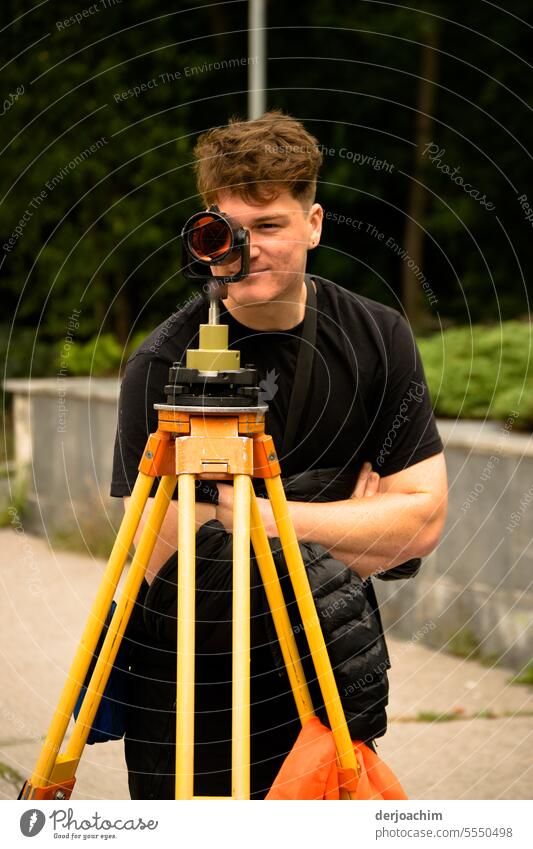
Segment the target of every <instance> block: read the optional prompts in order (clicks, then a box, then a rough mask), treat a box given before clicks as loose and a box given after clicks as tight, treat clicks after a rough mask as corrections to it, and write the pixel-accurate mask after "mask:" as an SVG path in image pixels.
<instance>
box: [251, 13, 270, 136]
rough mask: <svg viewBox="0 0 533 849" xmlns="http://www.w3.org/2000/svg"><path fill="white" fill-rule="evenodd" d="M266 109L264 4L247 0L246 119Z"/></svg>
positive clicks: (258, 115) (256, 116)
mask: <svg viewBox="0 0 533 849" xmlns="http://www.w3.org/2000/svg"><path fill="white" fill-rule="evenodd" d="M265 109H266V4H265V0H249V2H248V120H249V121H253V120H254V118H259V117H260V116H261V115H262V114H263V113H264V111H265Z"/></svg>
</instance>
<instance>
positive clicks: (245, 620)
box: [231, 475, 251, 799]
mask: <svg viewBox="0 0 533 849" xmlns="http://www.w3.org/2000/svg"><path fill="white" fill-rule="evenodd" d="M233 488H234V501H233V641H232V642H233V699H232V702H233V704H232V708H233V709H232V758H231V761H232V763H231V777H232V798H233V799H249V798H250V489H251V483H250V478H249V476H248V475H235V476H234V478H233Z"/></svg>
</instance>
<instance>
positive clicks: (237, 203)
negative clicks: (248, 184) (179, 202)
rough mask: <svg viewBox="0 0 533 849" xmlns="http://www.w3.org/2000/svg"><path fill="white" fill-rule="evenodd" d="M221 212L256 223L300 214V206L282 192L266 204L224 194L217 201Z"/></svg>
mask: <svg viewBox="0 0 533 849" xmlns="http://www.w3.org/2000/svg"><path fill="white" fill-rule="evenodd" d="M217 205H218V207H219V209H220V211H221V212H226V213H228V215H232V216H237V217H239V218H242V219H243V220H244V219H246V221H247V222H252V221H254V222H255V221H258V220H262V219H265V218H271V217H274V216H280V217H281V216H287V215H294V214H295V213H297V212H300V213H301V212H302V211H303V210H302V206H301V204H300V203H299V201H297V200H296V198H294V197H293V196H292V195H290V194H289V193H288V192H283V193H282V194H280V195H278V196H277V197H276V198H274V199H273V200H271V201H269V202H268V203H250V202H249V201H246V200H244V198H242V197H240V195H237V194H230V193H229V192H228V193H224V194H221V195H220V196H219V198H218V200H217Z"/></svg>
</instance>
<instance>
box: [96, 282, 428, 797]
mask: <svg viewBox="0 0 533 849" xmlns="http://www.w3.org/2000/svg"><path fill="white" fill-rule="evenodd" d="M313 279H314V280H315V282H316V288H317V310H318V316H317V337H316V350H315V355H314V362H313V370H312V374H311V381H310V385H309V391H308V396H307V400H306V403H305V406H304V409H303V412H302V417H301V423H300V426H299V428H298V433H297V438H296V439H295V440H294V445H293V448H292V450H291V451H290V452H289V453H285V452H284V448H283V434H284V427H285V422H286V420H287V411H288V407H289V401H290V398H291V392H292V387H293V382H294V374H295V368H296V359H297V355H298V348H299V342H300V337H301V334H302V329H303V322H302V323H301V324H299V325H297V326H296V327H294V328H292V329H291V330H285V331H276V332H274V331H272V332H271V331H256V330H251V329H250V328H247V327H245V326H244V325H243V324H241V323H239V322H238V321H236V320H235V319H234V318H233V317H232V316H231V315H230V314H229V313H228V312H227V310H226V309H225V307H224V305H223V304H221V311H220V312H221V315H220V318H221V322H225V323H227V324H228V325H229V345H230V348H238V349H239V350H240V351H241V364H242V365H243V366H245V365H248V364H253V365H254V366H255V367H256V369H257V370H258V373H259V379H260V381H262V383H261V384H260V385H261V388H262V390H263V396H262V397H263V400H264V401H266V402H267V403H268V407H269V409H268V413H267V416H266V422H265V431H266V433H269V434H270V435H271V436H272V437H273V439H274V445H275V446H276V449H277V453H278V456H279V459H280V464H281V469H282V474H283V475H285V476H289V475H293V474H296V473H298V472H303V471H306V470H308V469H312V468H344V469H353V470H354V472H355V473H356V472H357V470H358V469H359V468H360V466H361V465H362V463H363V462H364V461H365V460H369V461H370V462H371V463H372V465H373V467H374V468H376V469H377V470H378V471H379V473H380V474H381V475H382V476H386V475H391V474H394V473H395V472H398V471H400V470H402V469H405V468H407V467H408V466H411V465H413V464H414V463H418V462H420V461H421V460H424V459H426V458H427V457H430V456H432V455H433V454H437V453H439V452H440V451H442V442H441V440H440V437H439V434H438V432H437V429H436V425H435V421H434V418H433V412H432V408H431V403H430V398H429V394H428V391H427V388H426V384H425V378H424V372H423V368H422V363H421V361H420V356H419V354H418V351H417V348H416V344H415V342H414V339H413V336H412V334H411V331H410V329H409V326H408V324H407V323H406V321H405V320H404V319H403V318H402V316H401V315H400V314H399V313H398V312H397V311H396V310H393V309H390V308H389V307H386V306H383V305H382V304H379V303H377V302H376V301H372V300H369V299H368V298H364V297H361V296H360V295H356V294H354V293H352V292H349V291H347V290H346V289H343V288H341V287H340V286H338V285H336V284H335V283H332V282H331V281H329V280H325V279H323V278H320V277H316V276H315V277H313ZM207 320H208V304H207V302H206V300H205V299H204V298H202V297H200V296H199V297H198V298H196V299H194V300H192V301H191V303H189V304H188V305H187V306H186V307H185V308H184V309H181V310H180V311H179V312H177V313H174V314H173V315H171V316H170V317H169V318H168V319H167V320H166V321H165V322H163V324H161V325H160V326H159V327H158V328H157V329H156V330H154V332H153V333H152V334H151V335H150V336H149V337H148V338H147V339H146V340H145V341H144V342H143V344H142V345H141V346H140V347H139V349H138V350H137V351H136V352H135V353H134V354H133V355H132V356H131V357H130V358H129V360H128V363H127V367H126V371H125V374H124V379H123V381H122V387H121V392H120V402H119V418H118V429H117V436H116V443H115V454H114V464H113V480H112V485H111V495H114V496H124V495H129V494H130V493H131V490H132V487H133V484H134V483H135V479H136V476H137V468H138V464H139V461H140V458H141V455H142V452H143V449H144V447H145V443H146V440H147V437H148V435H149V434H150V433H151V432H153V431H155V430H156V429H157V414H156V412H155V411H154V409H153V405H154V403H165V402H166V396H165V393H164V386H165V384H167V383H168V370H169V367H170V366H171V365H172V364H173V363H174V362H182V363H183V364H185V352H186V350H187V348H191V347H192V348H194V347H198V341H199V340H198V330H199V325H200V324H201V323H206V322H207ZM155 488H156V485H154V490H153V491H152V494H154V493H155ZM176 496H177V492H176V493H175V497H176ZM196 498H197V500H198V501H210V500H211V501H214V500H215V499H216V489H213V487H212V485H210V484H209V482H206V481H198V482H197V487H196ZM204 566H205V564H204ZM207 660H208V659H204V663H203V665H202V664H198V663H197V670H196V681H197V710H200V711H201V716H202V724H203V725H202V728H201V729H200V728H197V737H196V740H197V745H196V746H195V759H196V760H195V764H197V766H196V767H195V769H199V770H206V771H209V770H210V769H211V770H212V771H213V775H214V776H217V778H216V779H215V778H213V779H212V780H213V781H215V783H214V784H212V785H209V784H208V790H209V792H213V793H214V792H216V793H220V792H229V789H228V788H229V786H230V774H229V772H228V771H227V770H228V769H229V763H230V760H231V684H230V678H231V666H230V662H231V661H230V657H225V658H224V662H222V658H220V657H219V658H218V659H217V658H214V659H213V664H214V665H210V664H209V663H207ZM215 661H216V662H215ZM146 674H148V673H147V672H146ZM204 685H205V686H204ZM149 689H150V688H148V690H149ZM251 696H252V715H251V720H252V729H253V740H252V785H253V786H254V787H255V788H261V787H262V788H268V787H269V786H270V783H271V782H272V780H273V778H274V777H275V775H276V773H277V770H278V769H279V767H280V765H281V763H282V761H283V758H284V756H285V754H286V753H287V751H288V750H289V749H290V747H291V745H292V743H293V742H294V740H295V738H296V735H297V733H298V729H299V721H298V716H297V713H296V709H295V706H294V701H293V698H292V695H291V693H290V688H289V686H288V682H287V680H286V679H285V680H284V679H282V678H280V677H279V675H278V673H277V671H276V670H275V668H274V665H273V660H272V655H271V652H270V648H269V646H268V643H267V638H266V636H264V637H263V639H258V641H257V645H255V646H254V648H253V650H252V658H251ZM169 701H170V704H171V703H172V687H171V688H170V695H169ZM146 716H147V717H148V719H147V720H146V721H147V722H149V723H153V711H151V712H149V713H148V714H146ZM138 721H139V722H140V725H139V728H140V729H141V730H140V731H138V733H136V735H135V736H138V737H139V738H140V739H146V737H145V736H143V735H144V731H143V730H142V728H143V726H142V722H143V720H142V719H140V720H138ZM148 739H150V738H149V737H148ZM205 743H209V746H208V747H207V748H206V747H205V745H204V744H205ZM224 764H225V765H226V772H221V770H222V769H223V765H224ZM217 781H218V782H219V783H217ZM220 782H222V785H223V789H222V790H221V788H220ZM208 790H205V789H204V790H203V791H202V792H204V793H206V792H208ZM260 797H261V796H260ZM261 798H262V797H261Z"/></svg>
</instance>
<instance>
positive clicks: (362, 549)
mask: <svg viewBox="0 0 533 849" xmlns="http://www.w3.org/2000/svg"><path fill="white" fill-rule="evenodd" d="M259 500H260V501H262V502H263V504H262V505H261V512H262V516H263V520H264V522H265V525H266V527H267V533H268V534H269V536H273V535H276V534H277V532H276V529H275V524H274V520H273V515H272V509H271V506H270V503H269V502H268V501H265V500H264V499H259ZM288 505H289V512H290V514H291V518H292V521H293V524H294V529H295V531H296V536H297V537H298V539H299V540H300V542H304V541H312V542H317V543H320V545H323V546H324V547H325V548H327V549H329V550H330V551H331V554H332V555H333V556H334V557H335V558H337V559H338V560H341V561H342V562H343V563H346V564H347V565H348V566H350V568H352V569H354V571H356V572H358V573H359V574H360V575H361V576H362V577H366V576H367V575H369V574H372V573H373V572H377V571H381V570H383V569H390V568H392V567H393V566H397V565H398V564H400V563H404V562H405V561H406V560H410V559H411V558H413V557H421V556H423V555H425V554H428V553H429V551H431V550H432V548H433V547H434V540H433V529H432V520H431V515H430V513H431V510H430V498H429V496H428V495H427V494H426V493H412V494H411V493H409V494H406V493H378V494H376V495H374V496H372V498H350V499H347V500H345V501H333V502H327V503H317V502H302V501H289V502H288Z"/></svg>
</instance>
